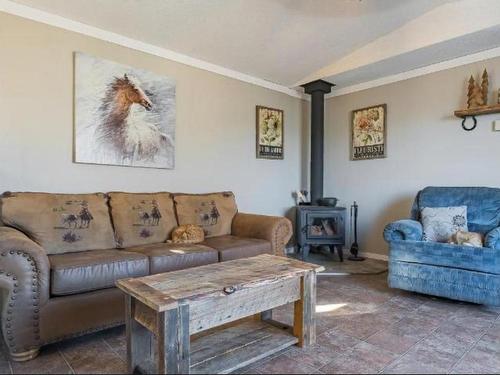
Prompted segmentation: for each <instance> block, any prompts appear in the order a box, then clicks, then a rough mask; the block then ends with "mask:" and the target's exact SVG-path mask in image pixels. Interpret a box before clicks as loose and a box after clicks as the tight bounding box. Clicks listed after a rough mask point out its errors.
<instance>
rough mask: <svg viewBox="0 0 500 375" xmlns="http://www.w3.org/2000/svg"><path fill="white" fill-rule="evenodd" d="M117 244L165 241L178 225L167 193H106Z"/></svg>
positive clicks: (169, 195)
mask: <svg viewBox="0 0 500 375" xmlns="http://www.w3.org/2000/svg"><path fill="white" fill-rule="evenodd" d="M108 195H109V205H110V207H111V217H112V218H113V224H114V227H115V237H116V243H117V246H118V247H120V248H127V247H132V246H141V245H148V244H152V243H158V242H165V241H166V240H167V239H169V238H170V234H171V232H172V230H173V229H174V228H175V227H176V226H177V220H176V218H175V212H174V202H173V200H172V196H171V194H170V193H122V192H112V193H109V194H108Z"/></svg>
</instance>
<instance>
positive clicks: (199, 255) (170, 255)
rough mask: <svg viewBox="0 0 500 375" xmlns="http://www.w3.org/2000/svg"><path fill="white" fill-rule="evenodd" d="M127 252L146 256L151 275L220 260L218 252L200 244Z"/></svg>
mask: <svg viewBox="0 0 500 375" xmlns="http://www.w3.org/2000/svg"><path fill="white" fill-rule="evenodd" d="M126 251H127V252H134V253H140V254H143V255H146V256H147V257H148V258H149V269H150V273H151V274H155V273H162V272H170V271H176V270H182V269H186V268H191V267H198V266H203V265H205V264H211V263H217V262H218V260H219V256H218V253H217V251H216V250H214V249H211V248H209V247H207V246H203V245H199V244H174V243H158V244H153V245H144V246H137V247H131V248H127V249H126Z"/></svg>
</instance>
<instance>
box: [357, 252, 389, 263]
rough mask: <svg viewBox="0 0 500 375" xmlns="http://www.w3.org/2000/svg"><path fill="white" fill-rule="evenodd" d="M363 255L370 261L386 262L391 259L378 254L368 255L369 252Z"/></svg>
mask: <svg viewBox="0 0 500 375" xmlns="http://www.w3.org/2000/svg"><path fill="white" fill-rule="evenodd" d="M361 255H362V256H364V257H366V258H370V259H377V260H383V261H386V262H388V261H389V257H388V256H387V255H382V254H377V253H367V252H363V253H362V254H361Z"/></svg>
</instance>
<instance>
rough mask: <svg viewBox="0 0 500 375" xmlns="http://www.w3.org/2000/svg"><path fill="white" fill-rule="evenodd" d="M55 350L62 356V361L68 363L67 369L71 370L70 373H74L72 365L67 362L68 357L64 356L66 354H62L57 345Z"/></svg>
mask: <svg viewBox="0 0 500 375" xmlns="http://www.w3.org/2000/svg"><path fill="white" fill-rule="evenodd" d="M57 352H58V353H59V355H60V356H61V357H62V359H63V361H64V362H65V363H66V364H67V365H68V367H69V369H70V370H71V373H72V374H76V371H75V369H74V368H73V366H71V364H70V363H69V361H68V359H67V358H66V356H65V355H64V353H63V352H62V350H61V349H60V347H59V345H58V346H57Z"/></svg>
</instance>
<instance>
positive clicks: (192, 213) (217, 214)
mask: <svg viewBox="0 0 500 375" xmlns="http://www.w3.org/2000/svg"><path fill="white" fill-rule="evenodd" d="M174 202H175V209H176V212H177V219H178V220H179V225H184V224H194V225H199V226H201V227H202V228H203V230H204V231H205V237H207V238H209V237H216V236H224V235H227V234H231V224H232V223H233V218H234V216H235V215H236V212H237V211H238V209H237V207H236V201H235V199H234V194H233V193H232V192H222V193H211V194H175V195H174Z"/></svg>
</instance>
